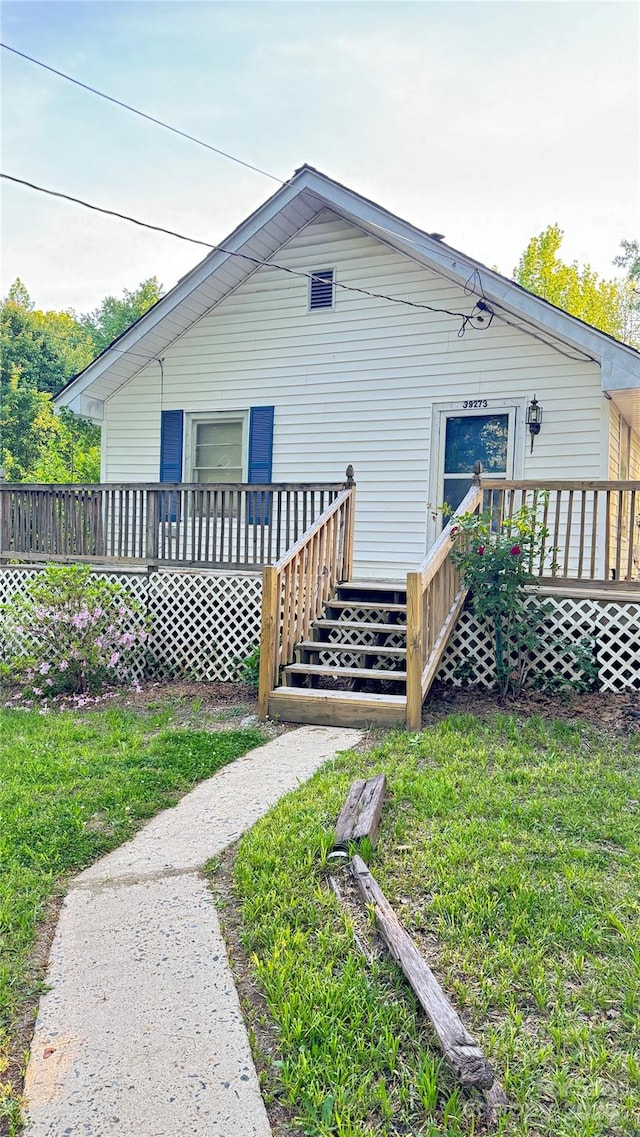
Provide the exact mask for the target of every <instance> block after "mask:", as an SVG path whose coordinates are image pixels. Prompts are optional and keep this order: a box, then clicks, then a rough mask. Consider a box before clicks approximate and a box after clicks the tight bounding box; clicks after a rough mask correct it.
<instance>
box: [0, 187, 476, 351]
mask: <svg viewBox="0 0 640 1137" xmlns="http://www.w3.org/2000/svg"><path fill="white" fill-rule="evenodd" d="M0 178H3V179H5V180H6V181H9V182H14V183H15V184H16V185H21V186H26V187H27V188H28V189H32V190H36V191H37V192H38V193H44V194H47V195H48V196H49V197H57V198H61V199H62V200H63V201H70V202H72V203H73V204H74V205H82V206H84V208H85V209H92V210H93V211H94V212H96V213H103V214H106V215H107V216H108V217H116V218H118V220H120V221H128V222H130V223H131V224H132V225H138V226H140V228H142V229H151V230H152V231H153V232H155V233H165V234H166V235H167V236H169V237H176V238H177V239H178V240H179V241H187V242H188V243H189V244H191V245H200V246H202V247H203V248H206V249H210V250H211V251H212V252H217V253H222V254H223V255H224V256H229V257H238V258H240V259H241V260H244V261H248V262H249V263H250V264H252V265H254V266H255V268H273V269H277V270H278V272H286V273H287V274H288V275H289V276H297V277H302V278H303V279H304V280H311V281H316V280H317V281H318V282H320V283H322V284H325V283H326V281H325V280H324V279H323V278H322V277H316V276H314V274H313V273H310V272H302V271H301V270H300V269H295V268H289V267H288V266H287V265H281V264H278V263H277V262H276V261H269V260H266V261H265V260H262V259H261V258H259V257H252V256H251V255H250V254H249V253H240V252H238V251H237V250H235V249H226V248H225V247H224V245H213V244H211V242H209V241H201V240H200V239H199V238H197V237H187V236H185V235H184V234H183V233H177V232H176V231H175V230H174V229H165V228H163V227H162V226H161V225H152V224H151V223H150V222H147V221H140V220H139V218H137V217H130V216H129V215H128V214H126V213H119V212H118V211H117V210H115V209H106V208H103V207H102V206H100V205H94V204H92V203H91V202H89V201H84V200H83V199H82V198H79V197H72V196H71V195H70V194H67V193H62V192H60V191H59V190H51V189H46V188H45V187H44V186H39V185H36V184H35V183H34V182H28V181H25V179H24V178H16V177H14V176H13V175H12V174H4V173H0ZM333 284H334V287H335V288H339V289H341V290H342V291H345V292H354V293H358V294H359V295H361V296H368V297H369V298H370V299H372V300H384V301H386V302H387V303H389V304H400V305H404V306H407V307H409V308H417V309H420V310H422V311H426V312H435V313H438V314H440V315H443V316H451V317H452V318H453V319H456V320H460V321H461V323H460V328H459V330H458V336H459V337H462V336H463V335H464V333H465V331H466V329H467V327H469V326H470V327H472V328H474V329H475V330H476V331H486V330H487V328H489V327H490V326H491V322H492V320H493V315H494V313H493V309H492V307H491V305H490V304H489V303H488V302H487V301H486V300H484V298H482V297H481V298H480V299H479V300H478V301H477V303H476V304H475V305H474V307H473V309H472V310H471V312H459V311H456V310H454V309H451V308H437V307H435V306H434V305H433V304H423V303H421V302H420V301H418V300H409V299H407V298H403V297H399V296H389V295H387V294H386V293H383V292H372V291H370V290H369V289H368V288H359V287H358V286H357V285H355V284H344V283H343V282H342V281H339V280H334V282H333Z"/></svg>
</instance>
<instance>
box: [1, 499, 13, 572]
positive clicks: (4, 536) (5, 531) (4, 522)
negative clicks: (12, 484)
mask: <svg viewBox="0 0 640 1137" xmlns="http://www.w3.org/2000/svg"><path fill="white" fill-rule="evenodd" d="M10 508H11V504H10V501H9V490H8V489H6V488H5V486H3V485H0V557H1V556H2V554H3V553H8V552H9V548H10V545H11V540H10V529H9V510H10Z"/></svg>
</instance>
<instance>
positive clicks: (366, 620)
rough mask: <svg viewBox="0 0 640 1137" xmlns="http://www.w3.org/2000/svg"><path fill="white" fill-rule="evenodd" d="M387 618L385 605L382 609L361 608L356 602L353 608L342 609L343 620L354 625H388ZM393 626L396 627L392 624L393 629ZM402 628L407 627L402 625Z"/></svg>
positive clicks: (341, 617)
mask: <svg viewBox="0 0 640 1137" xmlns="http://www.w3.org/2000/svg"><path fill="white" fill-rule="evenodd" d="M385 616H386V608H385V607H384V605H381V606H380V608H375V609H370V608H359V607H358V605H357V603H356V602H355V601H354V605H353V607H345V608H341V609H340V619H341V620H349V621H351V622H352V623H358V624H384V623H387V621H386V620H385ZM393 626H394V625H393V624H391V627H393ZM401 627H405V625H404V624H402V625H401Z"/></svg>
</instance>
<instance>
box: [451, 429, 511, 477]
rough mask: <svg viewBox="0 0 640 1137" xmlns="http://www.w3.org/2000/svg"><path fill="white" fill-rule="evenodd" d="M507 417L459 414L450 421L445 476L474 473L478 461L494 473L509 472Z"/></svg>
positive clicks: (486, 469)
mask: <svg viewBox="0 0 640 1137" xmlns="http://www.w3.org/2000/svg"><path fill="white" fill-rule="evenodd" d="M508 432H509V416H508V415H465V416H463V415H460V417H452V418H448V419H447V433H446V443H445V464H444V472H445V474H466V473H469V474H470V473H471V472H472V470H473V466H474V463H475V462H478V461H480V462H482V469H483V470H485V471H486V472H487V473H491V474H504V473H506V469H507V437H508Z"/></svg>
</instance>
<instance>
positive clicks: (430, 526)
mask: <svg viewBox="0 0 640 1137" xmlns="http://www.w3.org/2000/svg"><path fill="white" fill-rule="evenodd" d="M465 401H467V402H480V403H482V404H484V403H485V402H486V406H484V405H482V406H479V407H478V406H472V407H464V406H463V402H465ZM526 406H527V400H526V398H524V397H514V398H510V399H490V398H487V399H484V398H482V397H481V396H479V397H478V398H476V399H468V400H463V399H458V400H456V401H455V402H453V401H450V402H446V403H434V404H433V411H432V423H431V458H430V462H429V466H430V470H429V502H430V509H429V513H428V518H427V548H428V549H429V548H430V547H431V545H432V544H433V542H434V541H435V540H436V538H437V536H438V534H439V532H440V528H441V523H440V521H439V517H440V515H439V514H438V513H436V510H437V507H438V506H440V505H442V502H441V500H440V498H441V495H442V487H443V485H444V456H445V444H446V431H447V419H449V418H473V417H474V416H475V417H477V416H478V415H508V416H509V425H508V435H507V470H506V473H505V474H504V475H502V474H493V473H492V474H489V473H487V474H486V477H491V478H492V479H493V478H502V477H504V479H505V481H508V480H509V479H511V478H516V479H517V478H522V477H523V476H524V433H523V429H524V421H525V411H526ZM434 514H435V516H434Z"/></svg>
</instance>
